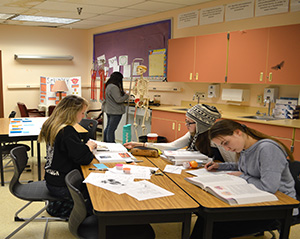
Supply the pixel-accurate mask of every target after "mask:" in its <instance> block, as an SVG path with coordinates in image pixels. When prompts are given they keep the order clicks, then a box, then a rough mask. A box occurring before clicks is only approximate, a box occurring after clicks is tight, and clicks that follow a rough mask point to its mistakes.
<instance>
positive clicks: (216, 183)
mask: <svg viewBox="0 0 300 239" xmlns="http://www.w3.org/2000/svg"><path fill="white" fill-rule="evenodd" d="M185 180H187V181H188V182H190V183H192V184H194V185H196V186H198V187H200V188H202V189H204V190H205V191H207V192H209V193H211V194H212V195H214V196H215V197H217V198H219V199H221V200H222V201H224V202H226V203H228V204H230V205H237V204H248V203H260V202H269V201H277V200H278V198H277V197H276V196H275V195H274V194H272V193H269V192H266V191H262V190H260V189H258V188H257V187H255V186H254V185H253V184H249V183H247V181H246V180H244V179H243V178H240V177H237V176H233V175H229V174H217V175H201V176H198V177H189V178H185Z"/></svg>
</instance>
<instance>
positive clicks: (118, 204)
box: [81, 157, 199, 212]
mask: <svg viewBox="0 0 300 239" xmlns="http://www.w3.org/2000/svg"><path fill="white" fill-rule="evenodd" d="M137 158H138V159H141V160H143V162H142V163H138V164H137V165H140V166H149V167H154V166H153V164H152V163H151V162H150V161H148V160H147V159H146V158H144V157H137ZM93 163H98V161H97V160H96V159H94V161H93V162H92V164H90V165H86V166H82V167H81V169H82V172H83V175H84V177H85V178H86V177H87V176H88V174H89V173H90V172H96V171H90V170H89V168H91V167H94V165H93ZM105 165H107V166H108V167H109V168H112V167H114V166H115V163H105ZM97 173H104V172H97ZM149 181H150V182H151V183H154V184H155V185H157V186H160V187H162V188H164V189H166V190H168V191H170V192H172V193H174V195H173V196H167V197H161V198H155V199H148V200H143V201H138V200H137V199H135V198H133V197H131V196H129V195H127V194H125V193H124V194H121V195H119V194H116V193H113V192H111V191H108V190H105V189H102V188H100V187H97V186H94V185H91V184H87V187H88V191H89V194H90V198H91V201H92V204H93V208H94V210H95V211H98V212H122V211H133V212H134V211H145V210H146V211H153V210H184V209H195V210H196V209H197V208H198V207H199V205H198V204H197V203H196V202H195V201H194V200H193V199H192V198H191V197H189V196H188V195H187V194H186V193H185V192H184V191H182V190H181V189H180V188H179V187H178V186H177V185H176V184H175V183H174V182H172V180H170V179H169V178H168V177H167V176H166V175H163V176H160V175H152V176H151V179H150V180H149Z"/></svg>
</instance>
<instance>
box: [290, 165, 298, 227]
mask: <svg viewBox="0 0 300 239" xmlns="http://www.w3.org/2000/svg"><path fill="white" fill-rule="evenodd" d="M289 168H290V171H291V174H292V176H293V178H294V180H295V190H296V197H297V200H298V201H300V161H294V162H290V161H289ZM299 211H300V208H299ZM299 223H300V213H299V215H298V216H297V218H294V221H293V225H296V224H299Z"/></svg>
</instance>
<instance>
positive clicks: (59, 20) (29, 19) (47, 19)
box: [11, 15, 80, 24]
mask: <svg viewBox="0 0 300 239" xmlns="http://www.w3.org/2000/svg"><path fill="white" fill-rule="evenodd" d="M11 20H16V21H27V22H46V23H60V24H70V23H73V22H78V21H80V19H71V18H57V17H41V16H28V15H19V16H16V17H14V18H12V19H11Z"/></svg>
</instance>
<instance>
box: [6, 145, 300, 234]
mask: <svg viewBox="0 0 300 239" xmlns="http://www.w3.org/2000/svg"><path fill="white" fill-rule="evenodd" d="M41 152H42V156H43V158H44V156H45V153H44V152H45V151H44V150H43V145H42V150H41ZM29 155H30V154H29ZM6 161H7V160H6ZM43 161H44V160H43ZM29 162H30V165H31V168H32V171H31V172H25V173H23V175H22V179H23V180H30V179H36V178H37V163H36V157H33V158H30V160H29ZM11 176H12V172H6V173H5V180H9V179H10V178H11ZM0 198H1V201H0V202H1V203H0V215H1V216H0V238H5V237H6V236H7V235H8V234H9V233H10V232H12V231H13V230H14V229H15V228H17V227H18V226H19V225H20V224H21V222H15V221H14V213H15V212H16V211H17V210H18V209H19V208H20V207H22V206H23V205H25V203H26V202H25V201H23V200H20V199H17V198H16V197H14V196H13V195H12V194H11V193H10V192H9V187H8V184H5V186H4V187H0ZM42 206H43V203H33V204H32V205H31V206H30V207H29V209H28V210H26V211H24V212H23V213H22V214H21V215H20V216H25V217H26V216H31V215H33V213H34V212H36V211H37V210H38V209H40V208H41V207H42ZM44 215H47V213H44ZM195 219H196V216H194V217H193V218H192V226H193V224H194V222H195ZM152 226H153V228H154V230H155V233H156V238H157V239H177V238H178V239H179V238H181V224H180V223H162V224H152ZM44 228H45V222H36V221H35V222H31V223H29V224H28V225H27V226H26V227H24V228H23V229H22V230H21V231H20V232H18V233H17V234H16V235H15V236H14V237H13V238H14V239H24V238H26V239H27V238H30V239H41V238H42V236H43V233H44ZM276 235H277V238H279V236H278V233H277V232H276ZM299 235H300V225H297V226H293V227H292V228H291V233H290V239H297V238H299ZM47 236H48V237H47V238H48V239H72V238H75V237H74V236H73V235H72V234H71V233H70V232H69V229H68V223H67V222H59V221H57V222H50V223H49V226H48V230H47ZM250 238H257V239H263V238H264V239H267V238H271V236H270V234H269V233H265V236H261V237H243V239H250Z"/></svg>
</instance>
